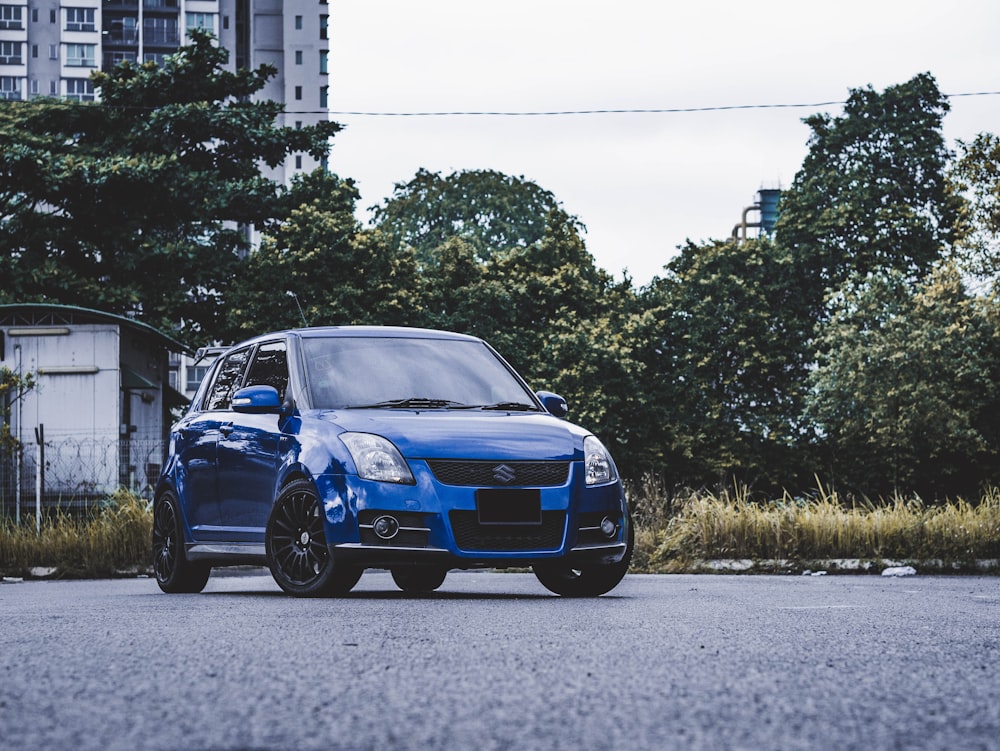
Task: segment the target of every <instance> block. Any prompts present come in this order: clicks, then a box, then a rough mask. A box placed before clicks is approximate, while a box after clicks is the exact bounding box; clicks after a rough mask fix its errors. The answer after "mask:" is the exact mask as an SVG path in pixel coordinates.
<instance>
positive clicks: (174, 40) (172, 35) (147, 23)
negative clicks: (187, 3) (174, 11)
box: [142, 18, 181, 45]
mask: <svg viewBox="0 0 1000 751" xmlns="http://www.w3.org/2000/svg"><path fill="white" fill-rule="evenodd" d="M142 40H143V42H144V43H146V44H167V45H175V44H180V42H181V37H180V25H179V24H178V23H177V19H176V18H144V19H142Z"/></svg>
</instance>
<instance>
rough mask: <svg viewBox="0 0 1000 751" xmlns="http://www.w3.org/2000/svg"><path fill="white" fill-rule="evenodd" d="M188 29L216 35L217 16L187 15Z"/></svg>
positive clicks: (212, 14) (203, 14)
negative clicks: (203, 30)
mask: <svg viewBox="0 0 1000 751" xmlns="http://www.w3.org/2000/svg"><path fill="white" fill-rule="evenodd" d="M187 28H188V31H191V29H205V31H211V32H212V33H213V34H214V33H215V14H214V13H188V14H187Z"/></svg>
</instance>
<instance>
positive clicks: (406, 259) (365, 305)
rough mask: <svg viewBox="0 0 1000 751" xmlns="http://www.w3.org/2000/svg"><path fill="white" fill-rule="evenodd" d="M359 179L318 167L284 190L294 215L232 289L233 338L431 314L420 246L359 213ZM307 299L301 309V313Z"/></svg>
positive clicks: (278, 227)
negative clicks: (366, 223) (409, 245)
mask: <svg viewBox="0 0 1000 751" xmlns="http://www.w3.org/2000/svg"><path fill="white" fill-rule="evenodd" d="M357 199H358V192H357V189H356V188H355V186H354V183H353V181H351V180H343V179H341V178H339V177H338V176H336V175H334V174H331V173H329V172H325V171H324V170H316V171H315V172H313V173H311V174H309V175H297V176H296V177H295V179H294V180H293V182H292V185H291V187H290V189H289V191H288V192H287V194H286V195H285V196H284V197H283V203H284V204H285V205H286V206H287V216H286V218H285V220H284V221H283V222H281V223H280V224H276V225H275V226H274V227H273V228H272V229H271V231H270V232H269V233H268V234H267V235H265V236H264V237H263V239H262V242H261V246H260V248H259V249H258V250H257V251H256V252H255V253H254V254H253V255H252V256H250V258H249V259H247V261H246V263H245V265H244V268H243V271H242V273H241V274H240V277H239V278H238V279H236V280H234V282H233V284H232V285H231V286H230V287H229V289H228V291H227V294H226V303H227V318H226V323H227V326H226V338H227V339H230V340H237V339H241V338H244V337H245V336H248V335H251V334H254V333H257V332H260V331H261V330H274V329H283V328H291V327H296V326H301V325H303V324H308V325H311V326H319V325H344V324H358V323H366V324H396V325H401V324H407V323H414V322H417V321H418V320H419V317H420V316H422V315H423V312H422V307H423V300H422V294H421V290H422V283H421V281H420V277H419V275H418V274H417V268H416V261H415V259H414V257H413V253H412V251H410V250H408V249H400V248H398V247H397V246H395V245H393V244H391V243H389V242H388V241H387V239H386V238H385V236H384V235H383V234H382V233H381V232H380V231H378V230H362V228H361V226H360V224H359V223H358V221H357V219H356V218H355V204H356V202H357ZM300 306H301V313H300Z"/></svg>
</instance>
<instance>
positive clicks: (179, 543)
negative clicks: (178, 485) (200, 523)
mask: <svg viewBox="0 0 1000 751" xmlns="http://www.w3.org/2000/svg"><path fill="white" fill-rule="evenodd" d="M153 572H154V573H155V574H156V583H157V584H158V585H159V586H160V589H162V590H163V591H164V592H168V593H170V594H180V593H194V592H201V590H203V589H204V588H205V584H207V583H208V577H209V575H210V574H211V573H212V568H211V566H208V565H206V564H204V563H199V562H194V561H189V560H188V559H187V556H186V555H185V554H184V535H183V534H182V533H181V525H180V514H179V512H178V506H177V499H176V498H175V497H174V495H173V494H172V493H164V494H163V495H162V496H160V498H159V499H157V501H156V503H155V505H154V506H153Z"/></svg>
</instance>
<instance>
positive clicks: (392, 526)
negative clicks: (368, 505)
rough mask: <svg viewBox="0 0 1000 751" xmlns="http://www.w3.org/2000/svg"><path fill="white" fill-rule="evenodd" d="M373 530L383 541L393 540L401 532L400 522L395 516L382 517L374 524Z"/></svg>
mask: <svg viewBox="0 0 1000 751" xmlns="http://www.w3.org/2000/svg"><path fill="white" fill-rule="evenodd" d="M372 530H373V531H374V532H375V534H376V535H378V536H379V537H380V538H382V539H383V540H391V539H392V538H393V537H395V536H396V534H397V533H398V532H399V522H398V521H396V518H395V517H393V516H380V517H379V518H378V519H376V520H375V521H374V522H373V523H372Z"/></svg>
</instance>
